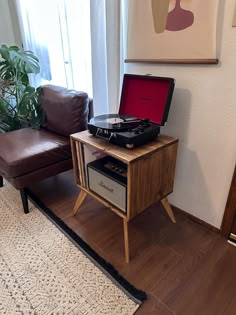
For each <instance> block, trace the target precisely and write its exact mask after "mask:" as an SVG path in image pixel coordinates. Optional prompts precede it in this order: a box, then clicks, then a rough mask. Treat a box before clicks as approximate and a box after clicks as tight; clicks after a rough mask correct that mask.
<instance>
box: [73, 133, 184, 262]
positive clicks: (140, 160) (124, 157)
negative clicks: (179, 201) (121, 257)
mask: <svg viewBox="0 0 236 315" xmlns="http://www.w3.org/2000/svg"><path fill="white" fill-rule="evenodd" d="M87 145H88V146H91V147H92V148H95V149H96V150H98V151H100V152H102V153H103V154H105V155H109V156H112V157H113V158H116V159H117V160H120V161H122V162H123V163H126V164H127V210H126V213H125V212H123V211H121V210H120V209H119V208H117V207H116V206H114V205H113V204H111V203H110V202H109V201H108V200H105V199H104V198H103V197H102V196H99V195H97V194H95V193H94V192H92V191H91V190H90V189H89V187H88V185H87V180H86V174H87V172H86V170H85V168H86V165H85V159H84V146H87ZM177 147H178V139H176V138H172V137H169V136H164V135H160V136H159V137H158V138H157V139H156V140H154V141H150V142H148V143H147V144H145V145H143V146H140V147H137V148H134V149H132V150H128V149H126V148H122V147H120V146H118V145H114V144H112V143H108V142H105V141H104V140H102V139H99V138H96V137H94V136H92V135H90V134H89V132H88V131H87V130H86V131H82V132H79V133H75V134H72V135H71V148H72V157H73V166H74V179H75V183H76V185H77V186H78V187H79V188H80V189H81V191H80V193H79V196H78V198H77V200H76V202H75V206H74V209H73V214H74V215H75V214H76V213H77V211H78V209H79V208H80V206H81V204H82V203H83V201H84V200H85V198H86V196H87V195H88V194H89V195H91V196H92V197H94V198H95V199H97V200H98V201H100V202H101V203H102V204H104V205H105V206H107V207H109V208H110V209H111V210H112V211H113V212H115V213H116V214H117V215H118V216H120V217H121V218H122V219H123V226H124V247H125V261H126V262H129V234H128V222H129V221H130V220H131V219H133V218H134V217H135V216H136V215H138V214H139V213H141V212H142V211H144V210H145V209H146V208H148V207H149V206H151V205H152V204H154V203H155V202H158V201H160V202H161V204H162V205H163V207H164V209H165V210H166V212H167V214H168V216H169V217H170V219H171V221H172V222H173V223H175V222H176V221H175V217H174V214H173V211H172V209H171V206H170V204H169V202H168V199H167V196H168V195H169V194H170V193H171V192H172V191H173V184H174V174H175V164H176V155H177Z"/></svg>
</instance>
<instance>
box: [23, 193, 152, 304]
mask: <svg viewBox="0 0 236 315" xmlns="http://www.w3.org/2000/svg"><path fill="white" fill-rule="evenodd" d="M26 191H27V195H28V196H29V198H30V199H31V201H32V202H33V203H34V204H35V206H37V207H38V208H39V209H40V210H42V212H43V213H44V214H46V215H47V216H48V217H49V218H50V219H51V220H52V222H54V223H55V224H56V225H57V226H58V227H60V228H61V230H62V231H63V232H65V233H66V234H67V235H68V236H69V237H70V238H71V239H72V240H73V241H75V243H76V244H77V245H78V246H79V247H80V249H81V250H83V252H84V253H85V255H86V256H87V257H88V258H90V259H92V260H93V261H94V262H96V265H97V266H98V267H99V268H100V269H101V270H102V271H105V273H106V274H108V275H110V276H111V277H109V278H110V279H111V280H114V282H116V283H117V284H118V285H119V287H120V288H121V289H122V290H123V291H124V292H125V293H126V294H128V296H129V297H130V298H131V299H133V300H134V301H135V302H136V303H138V304H142V303H143V302H144V301H145V300H146V299H147V294H146V293H145V292H144V291H142V290H139V289H137V288H135V287H134V286H133V285H132V284H131V283H129V282H128V281H127V280H126V279H125V278H124V277H123V276H122V275H121V274H120V273H119V272H118V271H117V270H116V269H115V268H114V267H113V265H112V264H110V263H109V262H107V261H106V260H105V259H104V258H102V257H101V256H100V255H98V254H97V253H96V252H95V250H93V249H92V247H90V246H89V245H88V244H87V243H86V242H85V241H84V240H83V239H82V238H81V237H80V236H79V235H78V234H76V233H75V232H74V231H73V230H72V229H71V228H70V227H68V225H66V224H65V222H63V221H62V220H61V219H60V218H58V216H56V215H55V214H54V213H53V212H52V210H50V209H49V208H48V207H46V206H45V205H44V204H43V202H42V201H41V200H39V198H38V197H37V196H36V195H35V194H34V193H32V191H31V190H29V189H27V190H26Z"/></svg>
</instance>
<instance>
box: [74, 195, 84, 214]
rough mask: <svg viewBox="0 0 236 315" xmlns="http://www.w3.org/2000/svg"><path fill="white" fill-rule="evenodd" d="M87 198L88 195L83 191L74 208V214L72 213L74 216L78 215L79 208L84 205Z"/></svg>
mask: <svg viewBox="0 0 236 315" xmlns="http://www.w3.org/2000/svg"><path fill="white" fill-rule="evenodd" d="M86 197H87V193H86V192H85V191H83V190H81V192H80V193H79V196H78V198H77V200H76V202H75V205H74V208H73V212H72V214H73V215H76V213H77V211H78V210H79V207H80V206H81V205H82V203H83V201H84V199H85V198H86Z"/></svg>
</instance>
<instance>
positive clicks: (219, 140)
mask: <svg viewBox="0 0 236 315" xmlns="http://www.w3.org/2000/svg"><path fill="white" fill-rule="evenodd" d="M235 5H236V2H235V0H226V1H223V0H220V10H219V14H220V15H219V29H218V34H217V36H218V37H217V41H218V48H217V50H218V57H219V60H220V62H219V64H218V65H180V64H179V65H168V64H162V65H160V64H159V65H158V64H155V65H153V64H138V63H136V64H132V63H129V64H127V65H126V72H127V73H137V74H146V73H151V74H153V75H158V76H170V77H173V78H175V79H176V87H175V92H174V96H173V101H172V105H171V109H170V114H169V119H168V125H167V126H166V127H164V128H162V133H165V134H168V135H172V136H175V137H178V138H179V150H178V158H177V167H176V177H175V187H174V192H173V194H172V195H170V197H169V200H170V202H171V203H172V204H173V205H175V206H177V207H179V208H181V209H183V210H185V211H187V212H189V213H191V214H193V215H194V216H196V217H198V218H200V219H202V220H204V221H206V222H208V223H210V224H212V225H214V226H216V227H218V228H219V227H220V225H221V221H222V217H223V213H224V209H225V204H226V200H227V196H228V192H229V187H230V182H231V179H232V175H233V170H234V166H235V162H236V27H234V28H232V18H233V12H234V7H235Z"/></svg>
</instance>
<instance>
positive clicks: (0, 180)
mask: <svg viewBox="0 0 236 315" xmlns="http://www.w3.org/2000/svg"><path fill="white" fill-rule="evenodd" d="M0 187H3V177H2V176H1V175H0Z"/></svg>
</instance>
